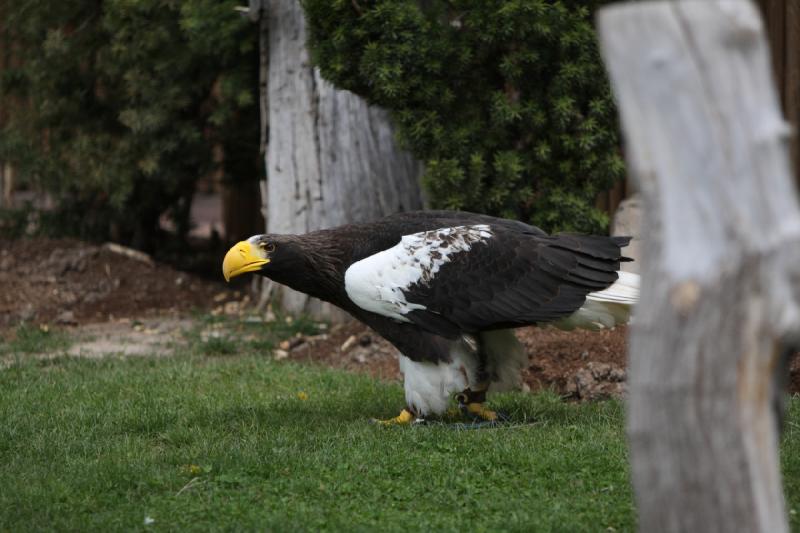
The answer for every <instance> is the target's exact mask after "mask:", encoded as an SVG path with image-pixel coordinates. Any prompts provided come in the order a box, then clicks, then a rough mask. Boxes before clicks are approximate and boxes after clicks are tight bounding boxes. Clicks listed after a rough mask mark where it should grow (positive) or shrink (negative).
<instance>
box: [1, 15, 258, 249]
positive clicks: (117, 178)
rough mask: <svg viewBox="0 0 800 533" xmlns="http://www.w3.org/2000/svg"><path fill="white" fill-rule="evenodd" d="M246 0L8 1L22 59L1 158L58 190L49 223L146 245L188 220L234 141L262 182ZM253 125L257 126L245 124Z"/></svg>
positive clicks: (6, 87) (232, 157) (8, 31)
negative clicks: (166, 225) (241, 9)
mask: <svg viewBox="0 0 800 533" xmlns="http://www.w3.org/2000/svg"><path fill="white" fill-rule="evenodd" d="M237 4H238V2H237V1H236V0H224V1H217V0H186V1H183V2H175V1H172V0H136V1H133V0H72V1H64V2H48V1H43V0H38V1H37V0H34V1H26V2H16V3H15V2H9V3H7V4H6V6H5V7H3V8H2V9H3V11H4V13H3V18H2V21H0V38H2V39H3V40H4V41H5V42H6V43H9V46H7V48H6V50H7V51H8V50H10V51H11V55H12V57H13V61H12V65H13V68H7V69H6V70H5V71H4V72H3V78H2V80H0V100H2V101H3V102H14V104H15V105H12V106H9V109H8V117H7V121H6V123H5V125H4V126H5V127H4V128H3V130H2V131H0V159H4V160H6V161H11V162H13V163H14V165H15V166H16V167H17V169H18V170H19V176H20V178H21V180H22V182H23V183H27V184H28V185H29V186H31V187H33V188H35V189H37V190H41V191H46V192H48V193H49V194H50V195H51V196H52V197H53V198H54V199H55V201H56V208H55V210H53V211H52V212H50V213H49V214H48V216H47V217H46V218H44V219H43V222H44V221H45V220H49V221H50V230H51V231H52V230H53V229H55V230H57V231H63V232H65V233H70V234H75V235H78V236H81V237H88V238H95V239H105V238H115V239H117V240H120V241H123V242H130V243H132V244H133V245H135V246H138V247H143V248H151V247H153V246H154V245H155V244H156V243H157V240H158V238H159V229H158V227H159V218H160V217H161V216H163V215H168V216H169V217H171V218H172V219H173V221H174V222H175V225H176V227H177V228H178V231H179V233H185V232H186V231H187V230H188V225H189V218H188V217H189V208H190V206H191V199H192V195H193V193H194V189H195V183H196V182H197V180H198V178H200V177H201V176H203V175H205V174H208V173H209V172H210V170H211V169H212V168H213V165H214V162H213V161H212V153H213V147H214V146H221V147H222V148H223V149H224V150H225V156H226V160H225V166H226V168H236V169H237V172H238V175H237V176H235V177H234V176H231V179H234V178H238V179H257V178H258V176H259V174H260V171H261V170H260V169H261V165H260V163H259V157H258V142H259V133H258V132H259V125H258V110H257V97H256V93H257V90H258V72H257V68H258V60H257V46H258V36H257V33H256V29H255V27H254V26H253V25H252V24H250V23H249V22H248V21H246V20H245V19H243V18H242V17H240V16H239V15H238V14H237V13H236V12H235V11H234V9H233V8H234V6H235V5H237ZM244 132H246V133H248V135H243V133H244Z"/></svg>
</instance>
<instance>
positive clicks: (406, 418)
mask: <svg viewBox="0 0 800 533" xmlns="http://www.w3.org/2000/svg"><path fill="white" fill-rule="evenodd" d="M414 419H415V417H414V415H412V414H411V411H409V410H408V409H403V410H402V411H400V414H399V415H397V416H396V417H394V418H390V419H388V420H375V422H377V423H378V424H380V425H382V426H407V425H410V424H411V423H412V422H413V421H414Z"/></svg>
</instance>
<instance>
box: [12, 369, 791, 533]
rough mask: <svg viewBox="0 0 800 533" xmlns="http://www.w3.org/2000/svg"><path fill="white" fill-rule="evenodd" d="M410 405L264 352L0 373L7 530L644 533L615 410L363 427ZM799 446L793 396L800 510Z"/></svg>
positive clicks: (601, 406) (519, 411)
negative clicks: (460, 425)
mask: <svg viewBox="0 0 800 533" xmlns="http://www.w3.org/2000/svg"><path fill="white" fill-rule="evenodd" d="M300 393H304V394H300ZM306 395H307V399H303V398H305V397H306ZM402 404H403V395H402V390H401V387H400V386H398V385H396V384H387V383H381V382H377V381H374V380H371V379H369V378H366V377H362V376H354V375H349V374H345V373H342V372H337V371H331V370H328V369H324V368H320V367H315V366H303V365H296V364H291V363H276V362H273V361H270V360H268V359H265V358H263V357H259V356H256V355H247V356H225V357H201V356H189V355H182V356H178V357H172V358H152V359H150V358H129V359H119V358H109V359H104V360H79V359H74V358H66V357H62V358H58V359H53V360H43V359H32V358H21V359H19V360H18V363H17V364H15V365H13V366H11V367H10V368H7V369H5V370H2V371H0V487H2V489H0V529H2V530H8V531H29V530H42V529H47V530H53V529H55V530H80V531H87V530H94V531H98V530H102V531H106V530H126V531H127V530H144V529H150V530H154V531H161V530H181V531H183V530H195V531H208V530H237V531H238V530H262V531H263V530H271V531H308V530H333V531H374V530H381V531H431V530H436V531H476V532H477V531H532V530H535V531H603V530H606V529H607V528H613V529H614V530H617V531H628V530H632V529H634V523H635V516H634V510H633V503H632V495H631V490H630V486H629V483H628V466H627V463H626V458H627V457H626V450H625V443H624V432H623V429H622V427H623V418H624V417H623V412H622V405H621V403H619V402H613V401H611V402H598V403H591V404H583V405H576V404H566V403H563V402H561V401H560V400H559V399H558V398H557V397H555V396H553V395H549V394H540V395H523V394H511V395H505V396H501V397H499V398H497V400H496V401H495V403H494V405H495V406H497V407H499V408H500V409H502V410H505V411H506V412H510V413H511V415H512V416H513V418H514V419H515V420H517V421H523V420H527V421H532V422H533V423H530V424H526V425H518V426H511V427H505V428H497V429H486V430H477V431H469V430H467V431H463V430H462V431H459V430H454V429H451V428H448V427H442V426H423V427H413V428H382V427H377V426H374V425H371V424H370V423H368V418H369V417H370V416H378V417H389V416H393V415H394V414H396V413H397V410H398V409H399V408H400V407H401V406H402ZM798 437H800V401H798V400H794V401H793V402H792V403H791V406H790V412H789V419H788V424H787V431H786V433H785V436H784V439H783V455H782V459H783V470H784V475H785V478H786V487H787V496H788V499H789V502H790V505H789V507H790V508H791V509H795V508H797V509H800V439H798ZM145 517H150V518H152V519H153V520H154V522H153V523H152V524H151V525H149V526H145V523H144V520H145ZM791 519H792V525H793V527H794V529H798V526H800V524H799V523H798V521H797V516H796V514H792V515H791Z"/></svg>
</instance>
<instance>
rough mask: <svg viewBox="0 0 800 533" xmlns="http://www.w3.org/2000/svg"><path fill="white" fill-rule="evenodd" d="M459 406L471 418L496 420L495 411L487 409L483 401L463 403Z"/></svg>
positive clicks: (488, 420) (487, 420)
mask: <svg viewBox="0 0 800 533" xmlns="http://www.w3.org/2000/svg"><path fill="white" fill-rule="evenodd" d="M461 408H462V410H463V412H464V414H466V415H467V416H470V417H472V418H476V419H480V420H485V421H486V422H496V421H497V420H498V415H497V413H496V412H495V411H492V410H491V409H487V408H486V406H485V405H484V404H483V403H477V402H472V403H468V404H466V405H463V406H462V407H461Z"/></svg>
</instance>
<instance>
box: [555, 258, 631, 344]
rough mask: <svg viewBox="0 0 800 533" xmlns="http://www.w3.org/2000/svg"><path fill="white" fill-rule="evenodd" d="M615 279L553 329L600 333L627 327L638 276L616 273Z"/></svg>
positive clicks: (558, 322) (587, 297) (621, 272)
mask: <svg viewBox="0 0 800 533" xmlns="http://www.w3.org/2000/svg"><path fill="white" fill-rule="evenodd" d="M617 275H618V276H619V278H618V279H617V281H615V282H614V283H613V284H611V285H610V286H609V287H608V288H606V289H603V290H602V291H597V292H591V293H589V294H588V295H587V296H586V301H585V302H584V304H583V306H582V307H581V308H580V309H578V310H577V311H575V312H574V313H572V314H571V315H570V316H568V317H566V318H562V319H561V320H558V321H556V322H553V325H554V326H555V327H557V328H559V329H567V330H569V329H575V328H582V329H604V328H611V327H614V326H616V325H619V324H627V323H628V320H629V319H630V316H631V311H632V309H633V306H634V305H635V304H636V302H637V301H638V300H639V275H638V274H634V273H632V272H623V271H619V272H617Z"/></svg>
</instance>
